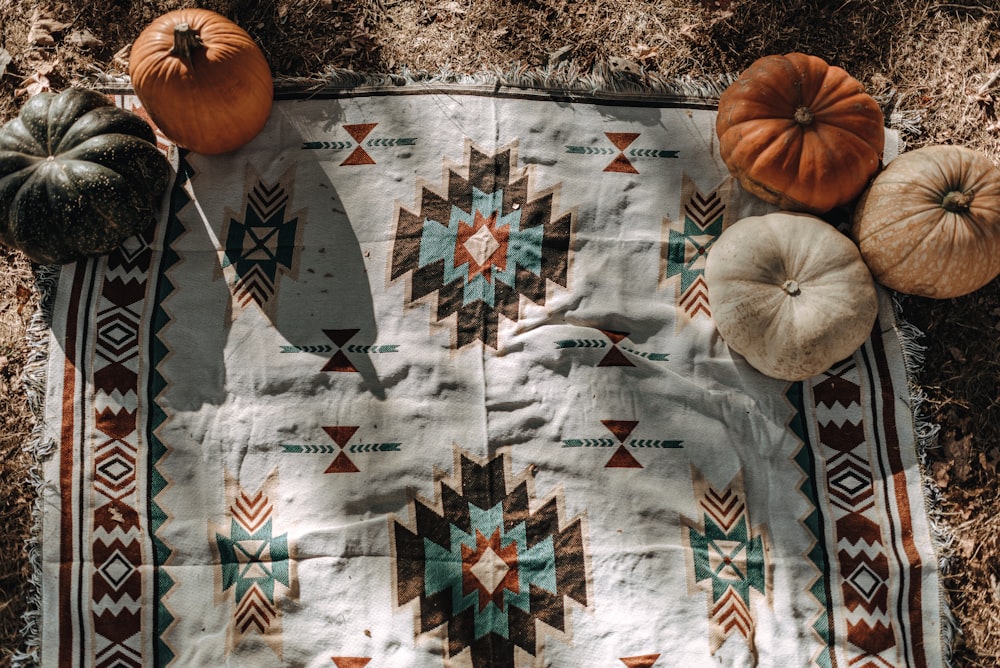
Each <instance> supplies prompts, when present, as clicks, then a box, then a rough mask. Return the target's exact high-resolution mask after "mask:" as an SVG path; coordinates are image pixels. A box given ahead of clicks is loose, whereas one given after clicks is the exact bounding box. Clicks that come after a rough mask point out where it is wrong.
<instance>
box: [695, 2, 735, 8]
mask: <svg viewBox="0 0 1000 668" xmlns="http://www.w3.org/2000/svg"><path fill="white" fill-rule="evenodd" d="M731 4H733V2H732V0H701V6H702V7H704V8H705V9H708V10H723V9H729V5H731Z"/></svg>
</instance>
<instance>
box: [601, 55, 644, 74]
mask: <svg viewBox="0 0 1000 668" xmlns="http://www.w3.org/2000/svg"><path fill="white" fill-rule="evenodd" d="M608 65H609V66H610V67H611V71H612V72H617V73H621V74H631V75H633V76H637V77H638V76H642V67H641V66H640V65H639V63H636V62H633V61H631V60H629V59H628V58H615V57H611V58H608Z"/></svg>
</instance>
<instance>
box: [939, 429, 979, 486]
mask: <svg viewBox="0 0 1000 668" xmlns="http://www.w3.org/2000/svg"><path fill="white" fill-rule="evenodd" d="M943 445H944V454H945V457H946V458H947V459H948V463H949V464H950V467H951V474H952V475H953V476H955V480H956V481H957V482H960V483H962V482H965V481H966V480H968V479H969V476H971V475H972V434H966V435H965V436H962V437H960V438H956V437H955V436H954V434H951V433H948V434H947V435H946V436H945V438H944V443H943Z"/></svg>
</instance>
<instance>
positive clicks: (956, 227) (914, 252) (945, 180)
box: [851, 146, 1000, 299]
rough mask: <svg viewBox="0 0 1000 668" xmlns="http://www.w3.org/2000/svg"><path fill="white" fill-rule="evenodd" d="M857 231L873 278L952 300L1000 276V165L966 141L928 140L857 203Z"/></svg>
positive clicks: (877, 180) (902, 158) (894, 164)
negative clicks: (939, 143)
mask: <svg viewBox="0 0 1000 668" xmlns="http://www.w3.org/2000/svg"><path fill="white" fill-rule="evenodd" d="M851 234H852V236H853V237H854V239H855V241H856V242H857V243H858V246H859V248H860V249H861V256H862V257H863V258H864V259H865V262H866V263H867V264H868V266H869V268H870V269H871V271H872V274H873V275H874V276H875V279H876V280H877V281H879V282H880V283H882V284H883V285H886V286H887V287H890V288H892V289H893V290H897V291H899V292H903V293H906V294H912V295H920V296H922V297H932V298H936V299H947V298H951V297H960V296H962V295H966V294H968V293H970V292H973V291H975V290H978V289H979V288H981V287H982V286H984V285H986V284H987V283H989V282H990V281H992V280H993V279H994V278H996V277H997V275H1000V170H998V169H997V168H996V167H995V166H994V165H993V162H992V161H991V160H990V159H989V158H988V157H986V155H984V154H983V153H980V152H978V151H974V150H972V149H970V148H965V147H962V146H926V147H924V148H919V149H916V150H914V151H909V152H907V153H904V154H902V155H901V156H899V157H898V158H896V159H895V160H893V161H892V162H890V163H889V164H888V165H887V166H886V168H885V170H884V171H882V172H881V173H880V174H879V175H878V176H877V177H875V180H874V181H873V182H872V184H871V186H870V187H869V188H868V190H867V191H865V193H864V195H862V197H861V199H860V200H859V201H858V205H857V207H856V208H855V210H854V221H853V226H852V229H851Z"/></svg>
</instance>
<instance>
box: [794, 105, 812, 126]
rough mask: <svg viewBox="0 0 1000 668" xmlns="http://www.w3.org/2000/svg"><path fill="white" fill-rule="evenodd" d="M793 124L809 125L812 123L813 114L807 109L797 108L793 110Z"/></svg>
mask: <svg viewBox="0 0 1000 668" xmlns="http://www.w3.org/2000/svg"><path fill="white" fill-rule="evenodd" d="M795 122H796V123H798V124H799V125H809V124H810V123H812V122H813V112H812V111H811V110H810V109H809V107H799V108H798V109H796V110H795Z"/></svg>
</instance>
